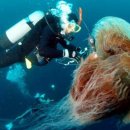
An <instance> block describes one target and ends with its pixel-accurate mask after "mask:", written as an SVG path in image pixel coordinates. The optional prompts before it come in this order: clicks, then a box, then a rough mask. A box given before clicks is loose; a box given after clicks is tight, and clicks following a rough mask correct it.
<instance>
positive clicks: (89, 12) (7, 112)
mask: <svg viewBox="0 0 130 130" xmlns="http://www.w3.org/2000/svg"><path fill="white" fill-rule="evenodd" d="M66 1H68V2H72V3H73V4H74V11H76V10H77V8H78V7H79V6H80V7H82V9H83V19H84V21H85V23H87V25H88V27H89V29H90V31H91V30H92V27H93V26H94V24H95V23H96V22H97V21H98V20H99V19H100V18H102V17H104V16H118V17H121V18H124V19H125V20H127V21H129V22H130V1H129V0H66ZM55 3H56V0H21V1H20V0H0V34H2V33H3V32H4V31H5V30H6V29H8V28H9V27H10V26H12V25H13V24H15V23H17V22H18V21H19V20H21V19H22V18H24V17H26V16H27V15H28V14H30V13H32V12H33V11H35V10H44V11H47V10H48V8H50V7H53V6H54V5H55ZM87 36H88V34H87V31H86V28H85V26H84V25H82V31H81V32H80V34H76V38H75V41H74V43H75V44H76V45H77V46H79V45H80V46H81V47H84V46H86V43H85V42H83V40H84V39H85V38H87ZM74 69H75V66H68V67H64V66H62V65H59V64H58V63H56V62H51V63H50V64H48V65H47V66H44V67H33V69H31V70H26V68H25V70H26V72H27V73H26V77H25V83H26V85H27V86H26V87H27V89H28V90H29V93H30V96H27V95H24V94H22V93H21V92H20V90H19V89H18V87H17V84H14V83H10V82H9V81H7V80H6V73H7V71H8V68H3V69H0V118H1V119H2V118H3V119H5V118H7V119H10V118H14V117H16V116H18V115H19V114H21V113H22V112H24V111H25V110H26V109H28V108H29V107H30V105H31V104H32V103H33V102H34V99H33V96H34V95H35V93H37V92H40V93H46V96H47V97H48V98H50V99H54V100H55V101H58V100H60V99H61V98H62V97H63V96H64V95H66V93H68V91H69V88H70V86H71V82H72V79H73V70H74ZM51 84H55V86H56V88H55V89H52V88H51V87H50V86H51ZM103 129H105V130H117V129H118V127H117V120H116V119H113V118H111V119H107V120H105V121H103V122H101V123H98V124H96V125H92V126H90V127H86V128H85V130H103ZM120 129H122V130H129V129H130V127H129V126H126V127H123V128H120Z"/></svg>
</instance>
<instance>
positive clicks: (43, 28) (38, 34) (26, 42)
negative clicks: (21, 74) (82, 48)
mask: <svg viewBox="0 0 130 130" xmlns="http://www.w3.org/2000/svg"><path fill="white" fill-rule="evenodd" d="M28 24H29V25H30V26H31V27H32V30H31V31H30V32H29V33H28V34H27V35H26V36H25V37H24V38H23V40H22V45H18V44H15V45H13V46H11V47H10V48H7V50H1V51H0V67H5V66H9V65H11V64H13V63H16V62H21V61H23V60H24V58H25V56H28V55H29V54H30V53H31V52H32V51H33V50H34V49H35V48H36V46H37V48H38V52H39V54H40V56H43V57H47V58H60V57H63V50H58V49H57V44H58V43H59V44H61V45H62V46H63V48H67V49H69V50H76V47H75V46H73V45H67V43H66V41H65V40H64V38H63V37H62V36H61V35H60V31H61V28H60V27H59V18H58V17H56V16H53V15H51V14H50V13H49V14H48V15H45V17H43V19H42V20H40V21H39V22H38V23H37V24H36V25H35V26H33V25H32V24H31V23H28ZM1 41H2V40H0V42H1ZM32 59H33V58H32Z"/></svg>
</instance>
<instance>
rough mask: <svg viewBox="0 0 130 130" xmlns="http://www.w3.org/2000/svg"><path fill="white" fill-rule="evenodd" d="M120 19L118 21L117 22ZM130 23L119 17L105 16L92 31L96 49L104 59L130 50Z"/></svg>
mask: <svg viewBox="0 0 130 130" xmlns="http://www.w3.org/2000/svg"><path fill="white" fill-rule="evenodd" d="M117 21H118V22H117ZM129 31H130V24H129V23H128V22H127V21H125V20H123V19H121V18H118V17H104V18H102V19H101V20H99V21H98V22H97V23H96V24H95V27H94V29H93V31H92V35H93V36H94V38H95V39H96V41H95V46H96V51H97V53H98V55H99V57H101V58H102V59H105V58H107V57H109V56H111V55H115V54H119V53H122V52H129V51H130V33H129Z"/></svg>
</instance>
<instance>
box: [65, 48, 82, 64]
mask: <svg viewBox="0 0 130 130" xmlns="http://www.w3.org/2000/svg"><path fill="white" fill-rule="evenodd" d="M63 57H68V58H73V59H75V60H76V61H77V62H79V61H80V59H81V57H80V55H79V53H78V51H70V50H68V49H65V50H64V51H63Z"/></svg>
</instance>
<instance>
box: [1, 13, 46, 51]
mask: <svg viewBox="0 0 130 130" xmlns="http://www.w3.org/2000/svg"><path fill="white" fill-rule="evenodd" d="M43 17H44V12H42V11H35V12H33V13H32V14H30V15H29V16H28V17H26V18H24V19H22V20H21V21H20V22H18V23H16V24H15V25H14V26H12V27H11V28H9V29H8V30H6V31H5V33H4V34H3V35H2V36H1V37H0V47H1V48H2V49H7V48H9V47H11V46H12V45H14V44H15V43H18V42H20V40H21V39H22V38H23V37H24V36H25V35H26V34H27V33H28V32H30V31H31V29H32V28H33V27H34V26H35V25H36V24H37V23H38V22H39V21H40V20H41V19H42V18H43Z"/></svg>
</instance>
